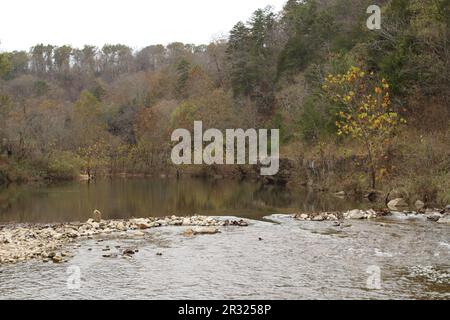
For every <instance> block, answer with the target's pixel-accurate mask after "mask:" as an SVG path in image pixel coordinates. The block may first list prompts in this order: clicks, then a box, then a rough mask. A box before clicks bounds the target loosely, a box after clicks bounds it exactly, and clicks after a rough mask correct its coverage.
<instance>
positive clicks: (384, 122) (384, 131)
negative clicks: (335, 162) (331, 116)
mask: <svg viewBox="0 0 450 320" xmlns="http://www.w3.org/2000/svg"><path fill="white" fill-rule="evenodd" d="M374 82H375V80H374V75H373V73H371V74H370V75H367V74H366V72H364V71H362V70H361V69H360V68H358V67H352V68H351V70H349V71H348V72H347V73H346V74H338V75H331V74H330V75H328V77H327V78H326V80H325V83H324V85H323V89H324V91H325V92H326V94H327V96H328V97H329V98H330V99H331V100H332V101H333V102H334V103H336V104H340V105H341V106H342V111H340V112H339V113H338V114H337V115H338V120H337V121H336V127H337V129H338V130H337V134H338V135H347V136H351V137H352V138H354V139H357V140H358V141H360V142H361V143H362V144H363V145H364V146H365V149H366V152H367V156H368V162H369V168H370V174H371V181H372V188H375V186H376V175H377V172H379V173H380V174H382V173H383V172H384V171H385V168H380V167H379V165H380V162H381V161H380V159H381V158H383V157H384V156H385V154H386V150H387V149H388V147H389V144H390V142H391V139H392V137H393V135H394V134H395V132H396V130H397V129H398V127H399V125H400V124H401V123H404V122H405V120H404V119H403V118H401V117H400V116H399V115H398V114H397V113H396V112H394V111H393V110H392V107H391V100H390V94H389V84H388V83H387V81H386V80H385V79H382V80H381V83H378V84H374Z"/></svg>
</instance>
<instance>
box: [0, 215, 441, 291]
mask: <svg viewBox="0 0 450 320" xmlns="http://www.w3.org/2000/svg"><path fill="white" fill-rule="evenodd" d="M248 221H249V223H250V225H249V226H248V227H246V228H235V227H223V228H221V231H222V232H221V233H219V234H215V235H203V236H195V237H186V236H184V235H183V232H184V231H185V228H183V227H174V226H172V227H162V228H157V229H150V230H148V231H146V233H145V235H142V234H140V235H137V236H132V235H130V236H129V237H127V238H121V237H117V236H114V235H111V236H109V237H106V238H104V237H103V238H101V239H100V238H93V239H85V240H80V241H77V243H76V244H73V247H72V248H71V251H72V252H73V254H74V256H73V257H71V258H70V259H69V261H68V262H67V263H64V264H53V263H43V262H42V261H40V260H39V261H38V260H36V261H29V262H23V263H19V264H15V265H3V266H0V298H1V299H14V298H25V299H450V239H449V227H448V226H447V225H438V224H435V223H432V222H428V221H426V220H422V219H406V218H402V217H398V216H395V217H387V218H383V219H377V220H376V221H351V222H349V223H345V224H342V225H341V226H335V225H334V224H333V223H332V222H306V221H298V220H295V219H293V218H292V216H287V215H270V216H265V217H263V218H261V219H257V220H255V219H253V220H248ZM119 247H120V248H133V250H135V251H136V253H135V254H134V255H133V256H131V257H124V256H122V255H120V254H119V252H120V250H121V249H120V248H119ZM105 248H113V249H112V250H113V255H112V256H111V257H108V258H105V257H104V256H103V253H104V250H105ZM114 250H117V255H116V254H114ZM374 272H375V273H374ZM78 275H79V281H75V282H74V279H75V280H76V279H77V277H78ZM378 275H379V277H378ZM374 276H375V278H374ZM74 277H75V278H74ZM377 278H379V279H377ZM374 280H375V281H374ZM373 284H376V286H375V287H374V286H373Z"/></svg>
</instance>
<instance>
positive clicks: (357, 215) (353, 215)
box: [346, 209, 367, 220]
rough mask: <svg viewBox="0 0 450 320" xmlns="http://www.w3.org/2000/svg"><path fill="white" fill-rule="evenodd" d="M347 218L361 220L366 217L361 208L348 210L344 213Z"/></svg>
mask: <svg viewBox="0 0 450 320" xmlns="http://www.w3.org/2000/svg"><path fill="white" fill-rule="evenodd" d="M346 217H347V219H351V220H362V219H366V218H367V215H366V213H365V212H364V211H362V210H358V209H356V210H352V211H349V212H348V213H347V215H346Z"/></svg>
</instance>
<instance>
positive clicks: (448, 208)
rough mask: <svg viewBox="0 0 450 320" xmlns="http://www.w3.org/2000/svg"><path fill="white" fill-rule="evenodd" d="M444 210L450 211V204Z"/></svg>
mask: <svg viewBox="0 0 450 320" xmlns="http://www.w3.org/2000/svg"><path fill="white" fill-rule="evenodd" d="M444 211H445V212H447V213H450V204H449V205H448V206H446V207H445V208H444Z"/></svg>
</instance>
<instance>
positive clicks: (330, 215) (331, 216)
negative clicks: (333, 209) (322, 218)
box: [327, 213, 338, 221]
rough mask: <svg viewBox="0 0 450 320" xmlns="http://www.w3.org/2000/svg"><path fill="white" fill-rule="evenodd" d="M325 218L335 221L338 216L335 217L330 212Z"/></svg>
mask: <svg viewBox="0 0 450 320" xmlns="http://www.w3.org/2000/svg"><path fill="white" fill-rule="evenodd" d="M327 220H329V221H336V220H338V217H336V216H335V215H334V214H332V213H330V214H329V215H328V217H327Z"/></svg>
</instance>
